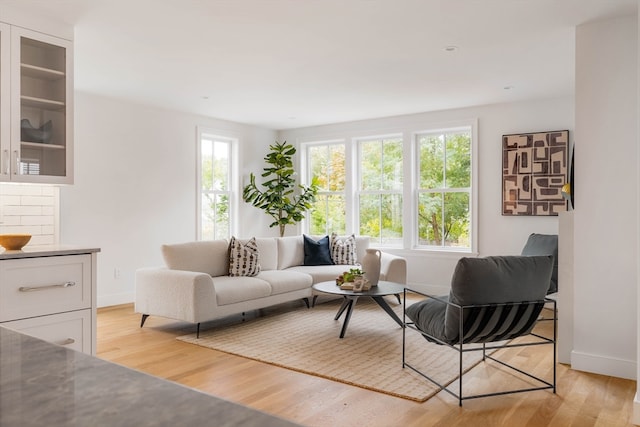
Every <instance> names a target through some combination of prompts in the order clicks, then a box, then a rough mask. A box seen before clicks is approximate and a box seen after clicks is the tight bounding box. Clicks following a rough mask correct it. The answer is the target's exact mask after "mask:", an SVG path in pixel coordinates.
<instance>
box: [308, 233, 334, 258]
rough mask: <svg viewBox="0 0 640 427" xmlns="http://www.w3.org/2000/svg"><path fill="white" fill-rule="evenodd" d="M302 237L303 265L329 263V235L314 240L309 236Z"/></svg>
mask: <svg viewBox="0 0 640 427" xmlns="http://www.w3.org/2000/svg"><path fill="white" fill-rule="evenodd" d="M303 237H304V265H331V264H333V261H332V260H331V251H330V248H329V236H324V237H323V238H322V239H320V240H318V241H315V240H313V239H312V238H311V237H309V236H306V235H303Z"/></svg>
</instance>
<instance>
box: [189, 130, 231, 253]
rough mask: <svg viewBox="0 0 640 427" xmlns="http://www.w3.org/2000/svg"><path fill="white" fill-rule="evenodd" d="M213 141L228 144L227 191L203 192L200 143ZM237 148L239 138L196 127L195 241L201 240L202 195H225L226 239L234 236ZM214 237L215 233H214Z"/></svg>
mask: <svg viewBox="0 0 640 427" xmlns="http://www.w3.org/2000/svg"><path fill="white" fill-rule="evenodd" d="M205 139H206V140H213V141H218V142H223V143H227V144H229V146H228V154H229V164H228V170H227V182H228V189H227V190H210V191H203V188H202V161H203V159H202V143H203V140H205ZM238 146H239V138H238V137H237V136H236V135H233V134H231V133H229V132H225V131H219V130H215V129H211V128H207V127H201V126H198V127H197V139H196V240H203V236H202V232H203V230H202V220H203V218H202V202H203V195H204V193H208V194H215V195H218V194H220V195H227V196H228V198H229V229H228V233H229V234H228V236H227V237H226V239H229V238H231V236H233V235H234V234H236V230H237V223H238V220H237V218H238V191H239V190H238V188H239V180H238V173H237V171H238V164H239V163H238ZM214 235H215V233H214Z"/></svg>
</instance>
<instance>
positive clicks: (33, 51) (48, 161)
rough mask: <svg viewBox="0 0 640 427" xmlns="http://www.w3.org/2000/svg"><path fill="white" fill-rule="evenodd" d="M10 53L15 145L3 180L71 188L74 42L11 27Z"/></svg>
mask: <svg viewBox="0 0 640 427" xmlns="http://www.w3.org/2000/svg"><path fill="white" fill-rule="evenodd" d="M3 33H4V32H3ZM10 50H11V55H10V57H11V65H10V68H11V72H10V74H11V76H10V86H11V95H10V98H11V103H10V105H11V106H10V108H11V113H10V120H11V136H10V141H11V143H10V144H9V151H10V152H9V157H8V159H7V158H6V156H7V153H6V149H3V150H2V151H3V157H5V158H4V159H3V161H4V164H3V167H2V173H0V180H3V181H11V182H37V183H51V184H71V183H73V108H72V107H73V80H72V74H73V56H72V55H73V54H72V43H71V42H70V41H68V40H64V39H60V38H57V37H52V36H49V35H46V34H42V33H38V32H34V31H30V30H26V29H23V28H20V27H13V26H12V27H11V48H10ZM2 57H3V58H6V55H3V56H2ZM2 71H5V70H4V69H3V70H2ZM5 96H6V94H3V95H2V97H3V98H5ZM5 117H6V115H5ZM3 127H4V126H3ZM5 146H6V144H5Z"/></svg>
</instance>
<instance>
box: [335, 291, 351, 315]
mask: <svg viewBox="0 0 640 427" xmlns="http://www.w3.org/2000/svg"><path fill="white" fill-rule="evenodd" d="M348 305H349V298H347V297H344V299H343V300H342V305H341V306H340V308H339V309H338V313H336V317H334V318H333V320H338V319H339V318H340V316H342V313H343V312H344V309H345V308H347V306H348Z"/></svg>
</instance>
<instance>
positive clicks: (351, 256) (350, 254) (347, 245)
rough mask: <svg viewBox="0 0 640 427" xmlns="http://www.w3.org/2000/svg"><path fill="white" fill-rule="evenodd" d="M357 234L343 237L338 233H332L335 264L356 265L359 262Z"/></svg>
mask: <svg viewBox="0 0 640 427" xmlns="http://www.w3.org/2000/svg"><path fill="white" fill-rule="evenodd" d="M356 254H357V252H356V236H355V235H353V234H352V235H351V236H349V237H347V238H346V239H344V240H343V239H341V238H340V237H338V235H337V234H336V233H332V234H331V260H332V261H333V263H334V264H341V265H355V263H356V262H357V259H356V258H357V255H356Z"/></svg>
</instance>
